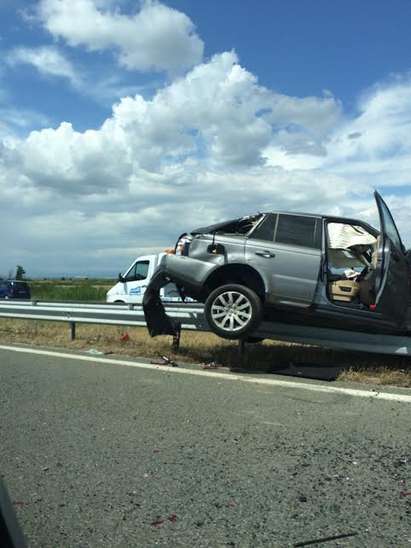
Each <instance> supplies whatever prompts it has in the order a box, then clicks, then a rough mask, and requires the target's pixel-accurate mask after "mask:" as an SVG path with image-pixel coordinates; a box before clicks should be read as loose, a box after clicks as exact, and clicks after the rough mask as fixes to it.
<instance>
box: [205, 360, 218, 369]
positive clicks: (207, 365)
mask: <svg viewBox="0 0 411 548" xmlns="http://www.w3.org/2000/svg"><path fill="white" fill-rule="evenodd" d="M200 367H201V369H218V368H219V367H222V365H221V364H219V363H217V362H215V361H211V362H204V363H200Z"/></svg>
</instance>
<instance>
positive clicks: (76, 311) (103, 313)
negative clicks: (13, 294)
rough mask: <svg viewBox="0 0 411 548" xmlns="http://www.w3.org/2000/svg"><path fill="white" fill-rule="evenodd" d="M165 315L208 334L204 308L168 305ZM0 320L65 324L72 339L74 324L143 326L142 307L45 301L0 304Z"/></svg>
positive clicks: (186, 327)
mask: <svg viewBox="0 0 411 548" xmlns="http://www.w3.org/2000/svg"><path fill="white" fill-rule="evenodd" d="M165 309H166V313H167V314H168V315H169V316H170V317H172V318H174V319H176V320H179V321H180V322H181V326H182V328H183V329H194V330H198V331H207V330H208V326H207V323H206V321H205V319H204V314H203V305H201V304H196V303H186V304H184V303H167V304H166V305H165ZM0 317H3V318H19V319H28V320H49V321H61V322H67V323H69V324H70V325H71V331H72V338H73V339H74V337H75V325H76V324H77V323H92V324H105V325H128V326H145V325H146V322H145V318H144V312H143V307H142V305H139V304H89V303H68V302H46V301H13V302H11V301H0Z"/></svg>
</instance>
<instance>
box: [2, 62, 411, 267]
mask: <svg viewBox="0 0 411 548" xmlns="http://www.w3.org/2000/svg"><path fill="white" fill-rule="evenodd" d="M410 130H411V81H409V80H407V79H403V80H401V81H394V82H392V83H391V84H387V85H385V86H380V87H375V88H374V89H372V90H370V91H369V92H368V94H367V96H366V97H364V98H363V99H362V100H361V102H360V104H359V109H358V114H357V115H356V116H354V117H352V118H348V117H346V116H344V112H343V109H342V105H341V104H340V102H339V101H338V100H337V99H335V98H334V97H333V96H331V95H329V94H327V95H326V96H324V97H305V98H295V97H290V96H286V95H282V94H280V93H277V92H275V91H273V90H270V89H267V88H265V87H263V86H261V85H259V83H258V81H257V79H256V77H255V76H254V75H253V74H251V73H250V72H249V71H247V70H246V69H244V68H243V67H241V65H240V64H239V63H238V59H237V57H236V55H235V54H234V53H232V52H231V53H230V52H226V53H223V54H220V55H216V56H215V57H213V58H212V59H210V60H209V61H208V62H206V63H202V64H200V65H197V66H196V67H194V68H193V69H192V70H191V71H190V72H188V73H187V74H186V75H185V76H184V77H180V78H177V79H176V80H174V81H173V82H172V83H170V84H169V85H167V86H165V87H163V88H162V89H160V90H159V91H158V92H157V93H156V94H155V95H154V96H153V97H152V98H151V99H145V98H144V97H142V96H141V95H139V94H137V95H135V96H134V97H125V98H123V99H121V100H120V101H119V102H118V103H117V104H115V105H114V106H113V110H112V114H111V116H110V117H108V118H107V120H105V121H104V123H103V124H102V125H101V127H99V128H98V129H95V130H88V131H84V132H79V131H76V129H75V128H73V127H72V125H71V124H70V123H69V122H64V123H62V124H60V125H59V126H58V127H57V128H55V129H53V128H48V129H43V130H40V131H32V132H31V133H30V134H29V135H28V136H27V137H26V138H24V139H23V138H21V139H18V138H14V139H8V140H7V141H6V142H4V143H3V145H2V147H0V200H1V203H2V204H3V206H4V211H5V212H6V214H5V215H4V216H3V217H2V218H1V219H0V231H2V230H3V229H4V230H6V229H5V228H4V227H5V226H6V225H5V224H4V223H8V222H10V223H12V220H13V219H14V218H17V217H19V218H20V219H22V222H21V224H20V225H19V226H17V227H16V228H15V229H13V234H12V235H11V236H10V237H11V240H10V241H13V242H14V243H15V245H16V247H19V249H24V250H25V252H26V253H27V254H28V255H27V256H31V255H30V253H32V251H31V250H33V249H35V250H37V251H36V253H34V252H33V255H32V256H33V259H32V265H33V268H34V269H37V271H39V268H40V267H39V265H41V264H44V265H47V270H48V271H50V270H51V269H54V271H55V272H59V273H67V272H68V271H71V272H75V271H76V270H77V271H82V272H96V271H98V270H100V271H104V270H105V271H106V272H109V273H111V272H115V271H118V269H119V268H120V267H121V264H119V263H118V262H117V261H120V262H121V260H123V261H124V263H123V264H124V265H125V263H126V262H127V261H128V260H130V259H131V255H137V254H142V253H144V252H148V251H152V250H159V249H161V248H162V247H164V246H165V245H166V244H169V243H172V242H173V239H174V238H175V237H176V236H177V235H178V234H179V233H181V232H183V231H185V230H188V229H190V228H193V227H196V226H200V225H204V224H208V223H211V222H214V221H218V220H221V219H224V218H230V217H233V216H237V215H242V214H247V213H251V212H254V211H258V210H272V209H274V210H275V209H290V210H308V211H317V212H324V213H330V214H336V215H343V214H346V215H349V216H352V217H356V216H357V217H360V218H364V219H367V220H368V221H370V222H372V223H374V224H375V223H376V222H377V218H376V210H375V207H374V206H373V204H372V195H371V191H372V188H373V187H374V186H380V187H383V186H386V187H387V188H388V191H387V192H386V193H385V194H388V201H389V203H390V204H391V205H392V206H393V211H394V214H395V215H396V214H398V213H399V215H398V217H399V222H400V229H402V232H403V233H404V234H405V235H406V239H408V241H410V239H411V238H410V237H411V229H410V228H411V227H410V225H409V221H408V219H406V216H405V215H404V214H402V204H403V203H408V202H411V193H409V192H408V190H407V189H406V187H405V185H406V184H407V177H408V175H407V172H408V173H410V171H409V166H410V162H411V153H410V150H411V146H410V145H411V137H410V136H411V131H410ZM382 173H383V174H384V176H383V175H382ZM10 181H13V184H12V185H11V184H10ZM389 185H403V186H404V192H403V195H402V197H401V199H399V198H398V197H397V198H396V197H395V196H394V195H392V193H391V191H390V189H389V188H390V187H389ZM391 188H393V189H394V186H392V187H391ZM1 225H3V228H2V226H1ZM2 233H3V232H2ZM56 249H58V250H59V251H58V252H57V255H56V254H55V255H54V259H52V258H51V257H50V253H51V251H50V252H49V250H56ZM68 258H69V259H68ZM113 258H115V261H116V264H113V263H112V262H110V261H112V260H114V259H113ZM40 259H41V261H43V263H41V261H40ZM10 260H12V259H10ZM53 261H54V263H53ZM16 264H17V263H16ZM63 264H64V265H66V269H65V270H64V269H62V266H61V265H63ZM53 265H54V266H53ZM68 265H70V267H69V266H68ZM28 266H29V267H30V265H28ZM34 271H35V270H34Z"/></svg>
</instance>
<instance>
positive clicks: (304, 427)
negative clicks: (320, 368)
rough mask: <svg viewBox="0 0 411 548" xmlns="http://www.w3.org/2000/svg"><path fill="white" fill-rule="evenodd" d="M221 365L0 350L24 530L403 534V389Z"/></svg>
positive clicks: (208, 541) (47, 541)
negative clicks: (283, 379) (384, 391)
mask: <svg viewBox="0 0 411 548" xmlns="http://www.w3.org/2000/svg"><path fill="white" fill-rule="evenodd" d="M252 376H253V377H255V378H259V379H261V376H259V375H252ZM226 377H227V378H223V377H220V378H219V372H218V371H216V372H215V374H212V375H209V376H203V375H189V374H187V375H185V374H175V369H173V368H166V367H165V368H159V369H158V370H153V369H142V368H138V367H137V368H134V367H125V366H123V365H116V364H111V363H106V364H105V363H98V362H96V361H93V358H92V357H90V360H89V361H80V360H78V359H67V358H64V357H61V356H60V357H58V356H53V355H38V354H30V353H16V352H13V351H8V350H0V412H1V418H0V440H1V442H0V475H1V476H2V477H3V478H4V480H5V481H6V483H7V485H8V488H9V493H10V497H11V499H12V501H13V504H14V508H15V510H16V513H17V517H18V519H19V522H20V524H21V526H22V528H23V530H24V532H25V535H26V538H27V540H28V542H29V545H30V546H34V547H57V546H58V547H72V546H73V547H95V546H107V547H117V546H118V547H128V546H130V547H131V546H137V547H151V546H167V547H179V546H182V547H184V546H190V547H191V546H196V547H197V546H199V547H203V546H204V547H205V546H207V547H208V546H212V547H214V546H216V547H219V546H236V547H248V546H252V547H254V546H268V547H277V546H278V547H287V546H290V547H291V546H327V547H331V546H332V547H335V546H350V547H351V546H353V547H356V546H359V547H360V546H361V547H362V546H365V547H368V546H369V547H380V546H381V547H388V546H393V547H402V546H410V547H411V472H410V469H411V436H410V424H411V403H409V402H406V401H387V400H379V399H377V398H369V397H357V396H352V395H350V394H349V393H344V392H328V391H323V392H320V391H318V392H317V391H315V390H306V389H304V388H301V387H299V386H298V382H294V383H292V384H290V385H288V386H287V385H286V384H283V385H272V384H269V383H268V384H263V383H261V384H254V383H251V382H238V380H237V377H236V376H235V375H233V378H232V380H231V379H230V378H228V375H227V376H226ZM248 377H250V375H248ZM263 377H264V378H265V376H263ZM271 378H274V377H273V376H271ZM251 380H252V379H251ZM311 382H312V381H311ZM314 384H315V383H313V385H314ZM319 384H320V386H323V385H324V384H321V383H319ZM339 386H340V384H339ZM397 392H398V390H397ZM401 393H402V394H405V393H408V394H410V391H408V392H405V391H402V392H401ZM327 538H328V539H331V540H329V541H326V540H325V539H327ZM311 541H317V542H315V543H314V544H313V543H312V542H311Z"/></svg>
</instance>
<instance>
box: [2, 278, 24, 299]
mask: <svg viewBox="0 0 411 548" xmlns="http://www.w3.org/2000/svg"><path fill="white" fill-rule="evenodd" d="M30 298H31V293H30V287H29V285H28V284H27V283H26V282H22V281H20V280H0V299H30Z"/></svg>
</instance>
